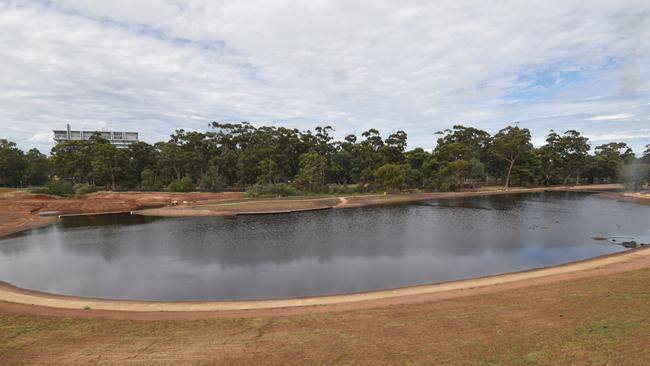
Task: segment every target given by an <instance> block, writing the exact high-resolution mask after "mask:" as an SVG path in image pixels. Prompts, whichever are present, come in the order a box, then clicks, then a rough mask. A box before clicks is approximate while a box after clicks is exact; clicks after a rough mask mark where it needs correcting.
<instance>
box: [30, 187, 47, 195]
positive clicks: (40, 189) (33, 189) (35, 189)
mask: <svg viewBox="0 0 650 366" xmlns="http://www.w3.org/2000/svg"><path fill="white" fill-rule="evenodd" d="M27 193H33V194H52V192H50V190H49V189H47V187H31V188H27Z"/></svg>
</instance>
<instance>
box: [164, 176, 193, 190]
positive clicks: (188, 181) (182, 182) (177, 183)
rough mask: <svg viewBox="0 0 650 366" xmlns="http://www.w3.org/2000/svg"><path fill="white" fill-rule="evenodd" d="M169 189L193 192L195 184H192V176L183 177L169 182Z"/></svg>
mask: <svg viewBox="0 0 650 366" xmlns="http://www.w3.org/2000/svg"><path fill="white" fill-rule="evenodd" d="M167 190H169V191H170V192H191V191H193V190H194V185H193V184H192V178H190V177H183V178H181V179H176V180H174V181H172V182H171V183H169V185H168V186H167Z"/></svg>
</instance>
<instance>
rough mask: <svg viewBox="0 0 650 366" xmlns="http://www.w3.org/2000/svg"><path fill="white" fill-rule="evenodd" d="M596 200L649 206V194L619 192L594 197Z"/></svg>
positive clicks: (604, 193) (599, 194)
mask: <svg viewBox="0 0 650 366" xmlns="http://www.w3.org/2000/svg"><path fill="white" fill-rule="evenodd" d="M596 197H598V198H605V199H610V200H616V201H619V202H629V203H636V204H640V205H650V194H648V193H645V194H644V193H621V192H603V193H598V194H597V195H596Z"/></svg>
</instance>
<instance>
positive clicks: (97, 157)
mask: <svg viewBox="0 0 650 366" xmlns="http://www.w3.org/2000/svg"><path fill="white" fill-rule="evenodd" d="M333 131H334V130H333V129H332V127H330V126H325V127H316V128H315V129H314V130H313V131H310V130H307V131H300V130H297V129H290V128H285V127H274V126H262V127H255V126H253V125H252V124H250V123H247V122H241V123H220V122H213V123H212V124H210V130H209V131H208V132H197V131H185V130H177V131H175V132H174V133H173V134H172V135H171V136H170V138H169V140H167V141H160V142H157V143H155V144H153V145H151V144H147V143H144V142H137V143H134V144H132V145H130V146H129V147H128V148H125V149H119V148H117V147H115V146H114V145H111V144H110V142H109V141H107V140H105V139H103V138H102V137H101V136H100V135H95V136H93V137H92V138H91V140H88V141H67V142H62V143H59V144H57V145H56V146H54V148H52V151H51V156H50V157H46V156H45V155H43V154H41V153H40V152H39V151H38V150H36V149H32V150H30V151H28V152H27V153H23V152H22V151H21V150H20V149H18V148H17V147H16V144H14V143H12V142H10V141H6V140H0V185H3V186H15V187H25V186H40V185H43V184H45V183H47V182H48V181H50V180H52V179H53V180H56V181H64V182H68V183H70V184H72V185H77V186H79V185H81V187H82V188H83V189H84V190H87V189H88V187H100V188H101V187H103V188H104V189H143V190H158V189H165V188H166V189H170V190H204V191H220V190H223V189H248V188H250V187H253V186H254V187H258V188H257V191H259V192H262V191H263V192H267V191H269V190H268V189H260V188H259V187H260V186H273V185H278V186H281V187H282V191H291V192H293V191H294V190H298V191H306V192H325V191H345V190H353V191H368V190H390V191H397V190H401V189H406V188H410V189H425V190H455V189H461V188H471V187H477V186H481V185H486V184H491V185H494V184H501V185H504V186H505V187H508V186H510V185H519V186H527V185H549V184H580V183H586V182H590V183H591V182H594V183H609V182H617V181H624V180H626V179H627V180H630V179H635V183H634V185H635V187H636V188H638V187H640V186H642V185H643V184H644V182H645V181H646V180H647V177H645V175H644V174H645V173H643V172H644V171H645V170H644V167H645V166H647V165H648V164H650V145H648V146H647V147H646V151H645V152H644V155H643V156H642V157H640V158H639V159H636V158H635V156H634V153H633V152H632V150H631V149H630V148H629V147H628V146H627V145H626V144H625V143H621V142H612V143H608V144H602V145H599V146H596V147H595V149H594V150H593V154H590V152H591V145H590V143H589V140H588V139H587V138H586V137H584V136H582V135H581V134H580V132H578V131H575V130H568V131H566V132H564V133H561V134H560V133H556V132H555V131H550V133H549V135H548V136H547V139H546V144H545V145H543V146H540V147H537V148H536V147H533V145H532V144H531V135H530V131H529V130H528V129H525V128H520V127H518V126H517V125H516V124H515V125H514V126H507V127H505V128H503V129H502V130H500V131H498V132H497V133H496V134H495V135H493V136H492V135H490V134H489V133H488V132H486V131H483V130H480V129H477V128H474V127H465V126H462V125H455V126H453V127H452V128H451V129H447V130H444V131H440V132H437V133H436V134H437V135H438V137H437V141H436V142H437V144H436V147H435V148H434V149H433V150H432V151H426V150H424V149H422V148H418V147H416V148H413V149H411V150H408V149H407V134H406V133H405V132H404V131H396V132H394V133H392V134H389V135H388V136H387V137H386V138H383V137H382V135H381V133H380V131H378V130H376V129H369V130H367V131H365V132H363V133H361V135H360V136H356V135H348V136H346V137H345V138H344V139H342V140H340V141H335V140H334V138H333V137H332V133H333ZM639 174H640V175H639ZM630 177H633V178H630ZM639 181H640V182H641V183H639ZM639 184H640V185H639ZM270 191H271V192H272V191H273V190H272V189H271V190H270Z"/></svg>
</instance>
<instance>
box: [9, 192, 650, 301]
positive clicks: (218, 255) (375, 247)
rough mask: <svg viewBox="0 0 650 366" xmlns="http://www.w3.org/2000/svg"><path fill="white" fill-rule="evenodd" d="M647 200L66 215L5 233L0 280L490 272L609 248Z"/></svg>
mask: <svg viewBox="0 0 650 366" xmlns="http://www.w3.org/2000/svg"><path fill="white" fill-rule="evenodd" d="M649 218H650V210H649V209H648V207H645V206H641V205H634V204H629V203H621V202H616V201H611V200H605V199H599V198H596V197H593V196H591V195H589V194H580V193H536V194H512V195H501V196H489V197H481V198H471V199H452V200H440V201H426V202H422V203H419V204H411V205H400V206H385V207H367V208H357V209H344V210H327V211H317V212H304V213H294V214H289V215H266V216H240V217H238V218H236V219H226V218H220V217H202V218H150V217H142V216H131V215H102V216H89V217H70V218H65V219H63V220H61V221H60V222H59V223H57V224H56V225H52V226H49V227H47V228H43V229H37V230H31V231H27V232H24V233H22V234H19V235H14V236H12V237H7V238H4V239H2V240H0V280H1V281H5V282H9V283H11V284H14V285H16V286H19V287H23V288H27V289H33V290H40V291H46V292H52V293H57V294H67V295H79V296H90V297H101V298H116V299H141V300H234V299H268V298H285V297H299V296H311V295H324V294H336V293H349V292H359V291H370V290H378V289H386V288H395V287H401V286H409V285H417V284H425V283H433V282H442V281H449V280H457V279H465V278H471V277H477V276H486V275H493V274H499V273H506V272H512V271H520V270H526V269H531V268H536V267H542V266H549V265H556V264H561V263H566V262H570V261H575V260H580V259H585V258H590V257H594V256H599V255H603V254H609V253H615V252H619V251H622V250H625V248H623V247H621V246H617V245H614V244H611V243H608V242H607V241H596V240H593V239H592V238H593V237H597V236H603V237H608V236H614V235H630V236H635V237H649V236H650V228H649V227H648V221H649V220H648V219H649Z"/></svg>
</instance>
